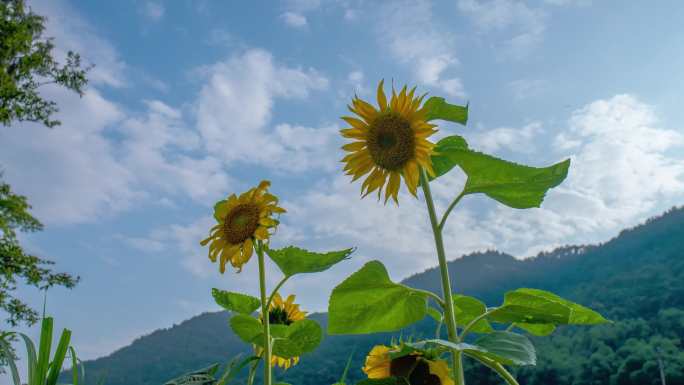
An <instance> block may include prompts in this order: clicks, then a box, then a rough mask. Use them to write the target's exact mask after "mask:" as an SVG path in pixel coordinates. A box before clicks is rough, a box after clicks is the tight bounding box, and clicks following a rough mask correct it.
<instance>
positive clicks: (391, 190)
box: [385, 172, 401, 204]
mask: <svg viewBox="0 0 684 385" xmlns="http://www.w3.org/2000/svg"><path fill="white" fill-rule="evenodd" d="M400 184H401V177H400V176H399V173H398V172H391V173H390V176H389V182H388V183H387V189H386V190H385V204H387V200H388V199H389V198H390V196H391V197H392V198H393V199H394V201H395V202H397V204H399V200H398V199H397V193H398V192H399V186H400Z"/></svg>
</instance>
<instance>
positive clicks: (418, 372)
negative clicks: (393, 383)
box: [390, 356, 442, 385]
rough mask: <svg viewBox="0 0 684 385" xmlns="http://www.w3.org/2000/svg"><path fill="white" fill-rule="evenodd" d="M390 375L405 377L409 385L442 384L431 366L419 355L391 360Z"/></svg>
mask: <svg viewBox="0 0 684 385" xmlns="http://www.w3.org/2000/svg"><path fill="white" fill-rule="evenodd" d="M390 375H391V376H392V377H403V378H405V379H407V380H408V383H409V385H441V383H442V382H441V380H440V379H439V377H438V376H435V375H434V374H431V373H430V366H429V365H428V363H427V362H425V361H424V360H421V359H419V358H418V356H403V357H399V358H395V359H393V360H392V361H391V362H390Z"/></svg>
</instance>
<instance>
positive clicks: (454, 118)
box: [423, 96, 468, 124]
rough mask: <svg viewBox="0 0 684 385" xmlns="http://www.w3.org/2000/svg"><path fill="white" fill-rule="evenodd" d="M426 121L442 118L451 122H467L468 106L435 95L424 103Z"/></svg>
mask: <svg viewBox="0 0 684 385" xmlns="http://www.w3.org/2000/svg"><path fill="white" fill-rule="evenodd" d="M423 108H424V109H425V121H430V120H435V119H442V120H448V121H450V122H455V123H461V124H466V122H468V106H467V105H466V106H458V105H455V104H449V103H447V101H446V100H444V98H440V97H437V96H433V97H431V98H430V99H428V100H427V101H426V102H425V104H424V105H423Z"/></svg>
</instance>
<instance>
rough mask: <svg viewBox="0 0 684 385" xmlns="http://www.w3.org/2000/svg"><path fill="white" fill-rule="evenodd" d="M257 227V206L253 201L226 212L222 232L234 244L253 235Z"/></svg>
mask: <svg viewBox="0 0 684 385" xmlns="http://www.w3.org/2000/svg"><path fill="white" fill-rule="evenodd" d="M257 227H259V207H258V206H257V205H255V204H253V203H244V204H241V205H238V206H236V207H235V208H234V209H233V210H231V211H230V212H229V213H228V215H227V216H226V221H225V225H224V228H223V232H224V234H225V236H226V239H227V240H228V242H230V243H232V244H234V245H235V244H238V243H242V242H244V241H245V240H246V239H247V238H250V237H251V236H253V235H254V232H255V231H256V229H257Z"/></svg>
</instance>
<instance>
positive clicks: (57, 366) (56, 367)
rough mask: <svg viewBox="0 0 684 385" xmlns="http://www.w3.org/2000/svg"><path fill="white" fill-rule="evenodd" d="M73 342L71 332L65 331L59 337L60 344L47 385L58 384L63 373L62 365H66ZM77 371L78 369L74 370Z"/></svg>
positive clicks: (51, 363)
mask: <svg viewBox="0 0 684 385" xmlns="http://www.w3.org/2000/svg"><path fill="white" fill-rule="evenodd" d="M70 340H71V330H69V329H63V330H62V335H61V336H60V337H59V343H58V344H57V348H56V349H55V355H54V358H53V359H52V362H50V369H49V370H48V374H47V378H46V379H45V385H55V384H56V383H57V377H59V373H60V372H61V371H62V365H63V364H64V358H65V357H66V353H67V350H69V341H70ZM73 370H75V371H77V370H78V368H73Z"/></svg>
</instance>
